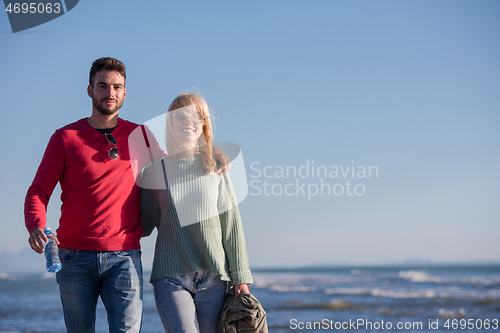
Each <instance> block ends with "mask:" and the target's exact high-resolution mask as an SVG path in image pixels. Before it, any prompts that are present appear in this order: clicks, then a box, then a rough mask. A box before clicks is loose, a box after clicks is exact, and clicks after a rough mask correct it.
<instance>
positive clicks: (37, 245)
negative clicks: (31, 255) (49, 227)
mask: <svg viewBox="0 0 500 333" xmlns="http://www.w3.org/2000/svg"><path fill="white" fill-rule="evenodd" d="M54 237H55V236H54ZM55 238H56V242H57V244H58V245H59V240H58V239H57V237H55ZM48 241H49V239H48V238H47V236H46V235H45V233H44V232H43V229H42V228H38V229H36V230H35V231H33V232H32V233H31V235H30V238H29V239H28V243H29V244H30V246H31V248H32V249H33V251H35V252H37V253H40V254H41V253H43V247H44V246H43V243H44V242H48Z"/></svg>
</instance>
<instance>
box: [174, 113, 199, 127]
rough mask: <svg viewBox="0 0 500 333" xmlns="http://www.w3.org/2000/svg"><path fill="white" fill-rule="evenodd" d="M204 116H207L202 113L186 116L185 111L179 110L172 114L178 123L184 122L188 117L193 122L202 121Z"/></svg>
mask: <svg viewBox="0 0 500 333" xmlns="http://www.w3.org/2000/svg"><path fill="white" fill-rule="evenodd" d="M204 118H205V117H203V115H202V114H200V113H193V114H190V115H187V116H186V115H185V114H183V113H180V112H177V113H174V114H173V115H172V119H174V120H175V121H176V122H177V123H178V124H184V122H185V121H186V120H187V119H189V120H191V121H192V122H193V123H200V122H201V120H203V119H204Z"/></svg>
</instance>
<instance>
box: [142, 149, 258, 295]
mask: <svg viewBox="0 0 500 333" xmlns="http://www.w3.org/2000/svg"><path fill="white" fill-rule="evenodd" d="M162 161H163V163H162ZM163 167H165V173H166V175H167V180H168V189H167V190H165V187H166V185H165V178H164V169H163ZM141 212H142V227H143V229H144V234H145V236H149V235H150V234H151V232H152V231H153V229H154V228H158V236H157V238H156V248H155V255H154V260H153V269H152V272H151V280H154V279H156V278H160V277H167V276H174V275H181V274H188V273H193V272H199V271H206V270H208V271H211V272H213V273H215V274H221V279H222V280H224V281H230V283H231V284H233V285H234V284H242V283H248V284H251V283H252V275H251V272H250V269H249V264H248V256H247V249H246V243H245V237H244V235H243V227H242V225H241V218H240V214H239V210H238V205H237V202H236V197H235V195H234V191H233V188H232V185H231V179H230V177H229V173H227V172H226V173H224V174H222V175H216V174H215V173H211V174H206V171H205V170H204V169H203V166H202V161H201V158H191V159H171V158H163V159H162V160H159V161H156V162H153V163H152V164H150V165H149V166H148V167H146V168H145V169H144V170H143V174H142V179H141Z"/></svg>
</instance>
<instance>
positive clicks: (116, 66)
mask: <svg viewBox="0 0 500 333" xmlns="http://www.w3.org/2000/svg"><path fill="white" fill-rule="evenodd" d="M100 71H116V72H118V73H119V74H120V75H121V76H123V78H124V79H125V80H126V79H127V75H126V74H125V65H124V64H123V63H122V62H121V61H120V60H118V59H115V58H109V57H105V58H99V59H97V60H96V61H94V63H93V64H92V67H91V68H90V75H89V84H90V85H91V86H92V87H93V86H94V77H95V75H96V74H97V72H100Z"/></svg>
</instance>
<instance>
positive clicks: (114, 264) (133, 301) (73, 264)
mask: <svg viewBox="0 0 500 333" xmlns="http://www.w3.org/2000/svg"><path fill="white" fill-rule="evenodd" d="M125 81H126V73H125V66H124V65H123V63H121V62H120V61H118V60H117V59H113V58H100V59H97V60H96V61H95V62H94V63H93V64H92V68H91V70H90V75H89V86H88V87H87V93H88V95H89V97H91V98H92V114H91V116H90V117H89V118H83V119H80V120H79V121H77V122H75V123H72V124H69V125H67V126H65V127H63V128H60V129H58V130H56V131H55V133H54V134H53V135H52V137H51V138H50V141H49V143H48V145H47V148H46V151H45V154H44V156H43V158H42V161H41V163H40V166H39V168H38V171H37V173H36V175H35V178H34V180H33V183H32V185H31V186H30V188H29V189H28V193H27V195H26V201H25V223H26V228H27V229H28V232H29V233H30V238H29V240H28V242H29V244H30V246H31V248H32V249H33V250H34V251H36V252H38V253H42V252H43V242H44V241H47V237H46V236H45V234H44V233H43V229H44V228H45V226H46V207H47V204H48V202H49V199H50V196H51V194H52V191H53V189H54V187H55V186H56V184H57V183H58V182H60V185H61V189H62V194H61V200H62V206H61V217H60V220H59V228H58V230H57V238H58V242H60V243H59V256H60V258H61V262H62V269H61V270H60V271H59V272H58V273H57V283H58V284H59V289H60V293H61V300H62V304H63V310H64V320H65V323H66V327H67V331H68V332H71V333H73V332H83V333H88V332H94V331H95V316H96V306H97V300H98V298H99V296H100V297H101V299H102V301H103V303H104V305H105V307H106V311H107V313H108V322H109V331H110V332H139V331H140V329H141V319H142V293H143V291H142V283H143V282H142V264H141V253H140V250H139V249H140V238H141V236H142V235H143V231H142V227H141V216H140V210H139V207H140V206H139V187H138V186H137V185H136V179H135V177H134V172H132V168H131V163H130V154H129V147H128V137H129V134H130V133H131V132H132V131H133V130H134V129H136V128H137V126H138V125H137V124H134V123H132V122H129V121H126V120H123V119H121V118H119V117H118V113H119V110H120V108H121V106H122V105H123V101H124V99H125V97H126V95H127V89H126V88H125ZM152 149H153V151H154V155H155V156H157V157H158V155H162V154H163V153H162V152H161V150H160V148H159V146H158V144H157V143H156V145H154V146H153V147H152ZM222 155H223V154H222ZM219 156H221V155H220V154H219ZM217 158H218V159H219V160H221V159H223V160H224V163H223V164H226V165H228V166H229V165H230V164H228V160H227V159H226V157H225V155H224V156H223V157H222V158H221V157H217ZM226 169H227V168H226Z"/></svg>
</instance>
